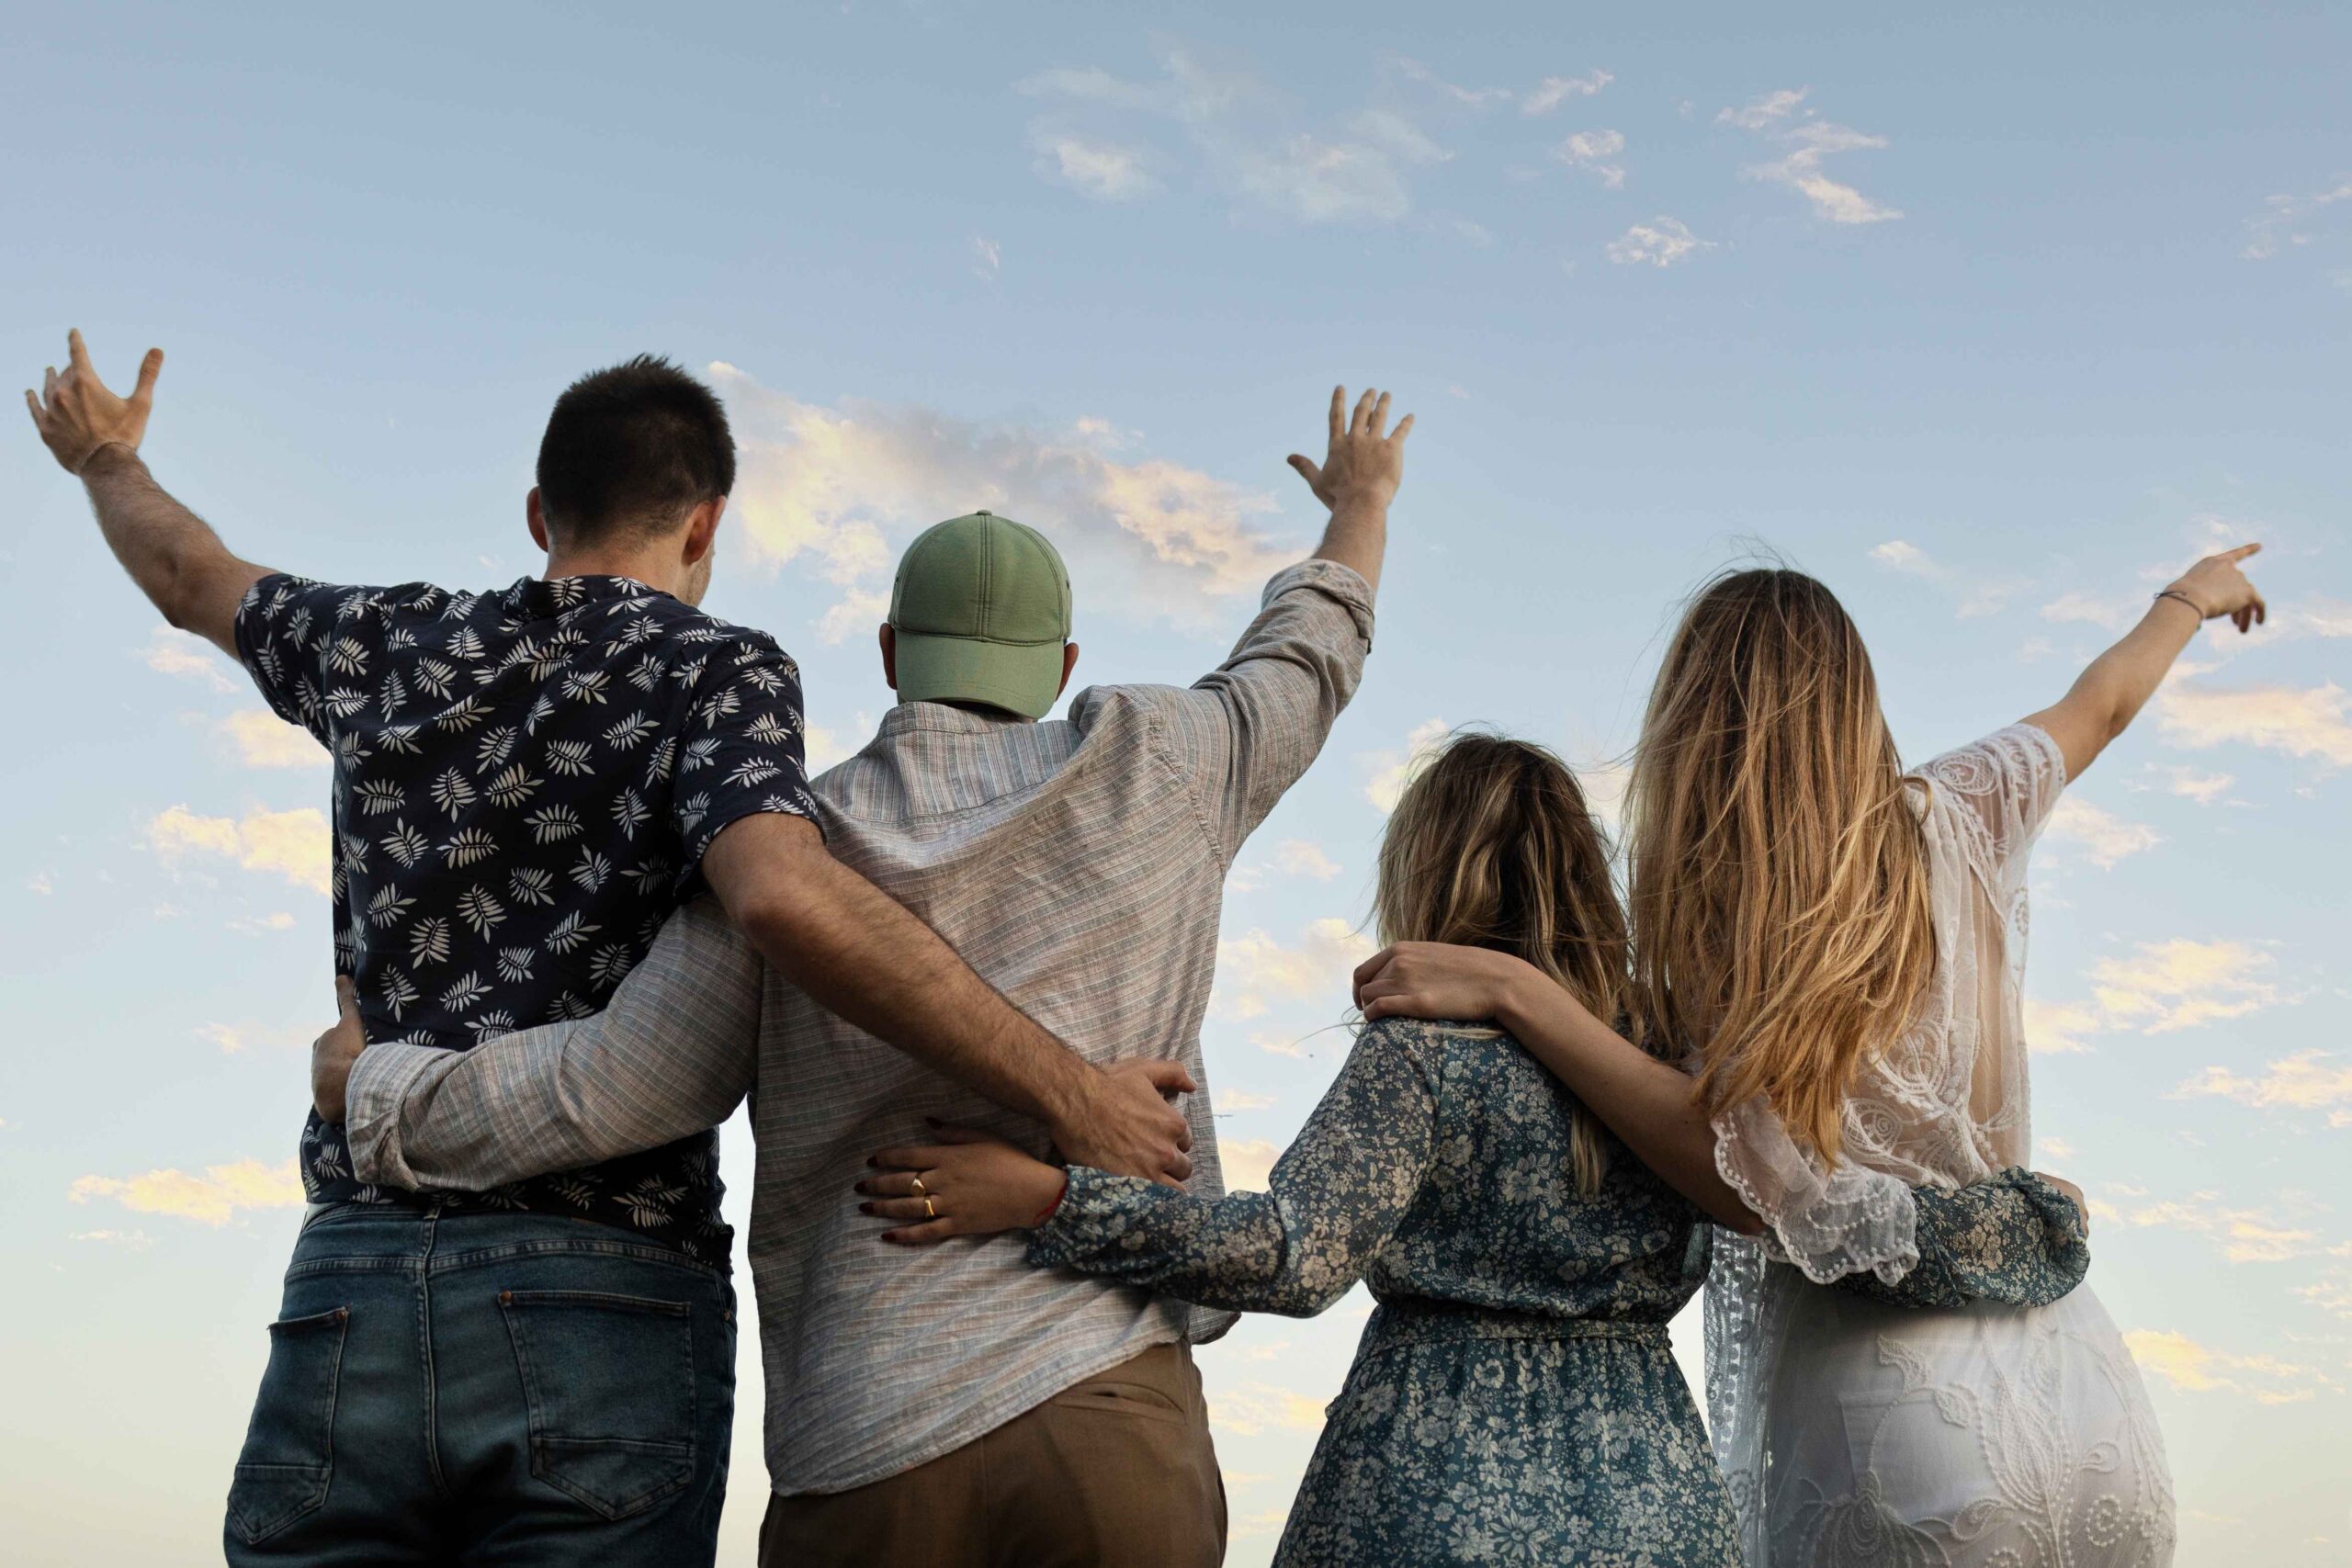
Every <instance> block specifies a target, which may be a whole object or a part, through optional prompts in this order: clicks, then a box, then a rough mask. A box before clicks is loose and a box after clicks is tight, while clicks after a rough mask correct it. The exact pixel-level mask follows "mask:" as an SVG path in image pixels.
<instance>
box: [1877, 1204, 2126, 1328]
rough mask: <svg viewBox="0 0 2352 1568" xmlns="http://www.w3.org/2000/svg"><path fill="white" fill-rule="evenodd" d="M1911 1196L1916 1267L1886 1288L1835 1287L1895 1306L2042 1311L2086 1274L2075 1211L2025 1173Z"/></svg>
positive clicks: (2084, 1244) (2085, 1244) (2085, 1249)
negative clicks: (1981, 1304)
mask: <svg viewBox="0 0 2352 1568" xmlns="http://www.w3.org/2000/svg"><path fill="white" fill-rule="evenodd" d="M1911 1197H1912V1202H1913V1203H1914V1205H1915V1206H1916V1207H1917V1211H1918V1216H1919V1218H1918V1229H1917V1243H1918V1248H1919V1261H1918V1263H1917V1265H1916V1266H1914V1267H1913V1268H1912V1269H1911V1270H1910V1271H1909V1272H1908V1273H1906V1274H1905V1275H1904V1276H1903V1278H1902V1279H1900V1280H1895V1281H1894V1283H1892V1284H1889V1283H1887V1282H1886V1281H1884V1280H1881V1279H1880V1278H1879V1277H1878V1276H1877V1275H1876V1274H1873V1273H1870V1272H1863V1273H1860V1274H1849V1275H1847V1276H1846V1277H1845V1278H1843V1279H1841V1280H1838V1281H1837V1288H1838V1290H1841V1291H1845V1292H1849V1293H1850V1294H1853V1295H1858V1296H1865V1297H1868V1298H1869V1299H1871V1300H1872V1301H1876V1302H1882V1303H1885V1304H1887V1305H1889V1306H1899V1307H1911V1308H1951V1307H1959V1306H1965V1305H1967V1304H1968V1303H1971V1302H1977V1301H1985V1302H1995V1303H2000V1304H2002V1305H2005V1306H2015V1307H2029V1306H2047V1305H2048V1304H2049V1303H2052V1302H2054V1301H2056V1300H2058V1299H2059V1298H2060V1297H2061V1296H2064V1294H2065V1293H2066V1292H2069V1291H2071V1290H2073V1289H2074V1288H2075V1286H2076V1285H2079V1284H2081V1283H2082V1282H2083V1276H2084V1275H2085V1274H2086V1273H2087V1272H2089V1269H2090V1244H2089V1241H2088V1239H2087V1238H2086V1236H2085V1235H2084V1234H2083V1228H2082V1214H2081V1212H2080V1211H2079V1210H2077V1209H2076V1208H2075V1202H2074V1200H2073V1199H2071V1198H2069V1197H2067V1196H2066V1195H2065V1194H2064V1193H2063V1192H2061V1191H2059V1190H2057V1189H2056V1188H2054V1187H2052V1186H2051V1185H2050V1184H2049V1183H2048V1182H2046V1181H2044V1180H2043V1179H2041V1178H2040V1177H2039V1176H2036V1175H2034V1174H2033V1173H2032V1172H2031V1171H2029V1170H2023V1169H2010V1170H2005V1171H2002V1172H2000V1173H1999V1174H1998V1175H1996V1176H1991V1177H1987V1178H1986V1179H1984V1180H1982V1181H1978V1182H1973V1183H1972V1184H1970V1185H1969V1186H1966V1187H1962V1188H1955V1189H1942V1188H1929V1187H1916V1188H1913V1189H1912V1192H1911Z"/></svg>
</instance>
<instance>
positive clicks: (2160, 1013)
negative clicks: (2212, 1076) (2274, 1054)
mask: <svg viewBox="0 0 2352 1568" xmlns="http://www.w3.org/2000/svg"><path fill="white" fill-rule="evenodd" d="M2274 966H2275V965H2274V961H2273V960H2272V958H2271V956H2270V954H2268V953H2264V952H2262V951H2261V950H2260V949H2258V948H2256V947H2253V946H2251V945H2249V944H2248V943H2245V942H2191V941H2188V940H2187V939H2185V938H2175V939H2174V940H2172V941H2170V942H2142V943H2140V944H2139V950H2138V952H2137V953H2136V954H2135V955H2134V956H2132V957H2131V958H2103V959H2101V960H2099V961H2098V964H2094V965H2093V966H2092V968H2091V995H2092V996H2093V997H2094V998H2096V999H2097V1001H2098V1007H2099V1011H2100V1013H2101V1015H2102V1017H2103V1019H2104V1020H2105V1021H2107V1022H2108V1023H2109V1025H2110V1026H2120V1027H2125V1028H2136V1029H2138V1030H2139V1031H2140V1032H2142V1033H2143V1034H2168V1033H2170V1032H2173V1031H2175V1030H2181V1029H2193V1028H2195V1027H2197V1026H2198V1025H2199V1024H2203V1023H2211V1022H2212V1021H2216V1020H2219V1019H2226V1018H2243V1017H2245V1015H2246V1014H2247V1013H2250V1012H2253V1011H2255V1010H2257V1009H2259V1008H2263V1007H2266V1006H2267V1005H2269V1004H2270V1003H2272V1002H2275V1001H2277V1000H2278V987H2277V986H2276V985H2274V984H2273V983H2272V982H2271V981H2270V980H2269V979H2268V978H2267V976H2268V975H2269V973H2270V971H2271V970H2272V968H2273V967H2274Z"/></svg>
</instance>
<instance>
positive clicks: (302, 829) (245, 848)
mask: <svg viewBox="0 0 2352 1568" xmlns="http://www.w3.org/2000/svg"><path fill="white" fill-rule="evenodd" d="M330 843H331V840H330V838H329V834H328V829H327V819H326V816H325V814H324V813H323V812H320V811H317V810H314V809H312V808H311V807H300V809H298V810H294V811H249V812H247V813H246V814H245V815H244V816H243V817H242V818H231V817H198V816H197V815H196V814H195V813H194V812H192V811H190V810H188V808H187V807H185V806H175V807H170V808H169V809H168V810H165V811H164V812H163V813H161V814H160V815H158V816H157V817H155V818H153V820H152V821H150V822H149V823H148V824H147V844H148V847H149V848H150V849H152V850H153V851H154V852H155V853H156V855H157V856H158V857H159V858H161V859H162V860H163V861H164V863H165V864H167V865H174V864H177V863H179V862H180V861H182V860H183V859H185V858H186V857H187V856H189V855H191V854H204V855H220V856H223V857H225V858H227V859H230V860H232V861H234V862H236V863H237V864H239V865H241V866H243V868H244V869H245V870H247V871H266V872H273V873H275V874H277V875H279V876H282V877H284V878H285V879H286V880H287V881H288V882H290V883H292V884H294V885H295V886H298V887H308V888H310V889H311V890H312V891H314V892H318V893H324V892H326V891H327V889H328V882H329V874H330V871H331V869H332V868H331V866H330V864H329V859H328V856H329V850H330Z"/></svg>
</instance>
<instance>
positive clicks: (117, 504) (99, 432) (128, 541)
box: [25, 330, 268, 659]
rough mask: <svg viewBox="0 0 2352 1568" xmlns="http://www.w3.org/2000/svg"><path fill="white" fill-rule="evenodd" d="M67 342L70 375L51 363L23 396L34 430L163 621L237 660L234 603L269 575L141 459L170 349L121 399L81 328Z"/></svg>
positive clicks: (154, 351)
mask: <svg viewBox="0 0 2352 1568" xmlns="http://www.w3.org/2000/svg"><path fill="white" fill-rule="evenodd" d="M65 343H66V352H67V360H66V367H65V372H64V374H63V375H60V374H58V372H57V370H56V369H55V367H51V369H50V370H49V372H48V373H47V375H46V376H45V377H44V378H42V383H41V390H40V393H39V394H38V395H36V394H35V393H33V392H32V391H30V390H28V391H27V392H26V393H25V406H26V407H27V408H28V409H30V410H31V411H32V416H33V426H34V428H35V429H37V430H39V431H40V438H41V440H42V442H44V443H45V444H46V445H47V446H48V447H49V450H50V453H51V456H53V457H56V459H57V461H58V464H59V466H60V467H62V468H64V469H65V471H66V472H67V473H69V474H73V475H75V476H77V477H78V478H79V479H81V481H82V486H83V488H84V489H85V490H86V491H88V492H89V496H90V505H91V508H92V509H93V510H94V511H96V513H97V516H98V531H99V532H100V533H101V534H103V535H104V536H106V541H107V547H109V548H110V549H112V550H113V551H114V555H115V559H117V560H119V561H120V562H121V563H122V567H123V570H125V571H128V572H129V573H130V580H131V581H133V582H136V583H137V584H138V585H139V587H140V591H141V592H143V593H145V594H146V595H147V597H148V598H149V599H150V600H152V601H153V603H154V605H155V608H156V609H158V610H160V611H162V612H163V614H164V619H165V620H167V621H169V622H171V624H172V625H174V626H177V627H179V628H180V629H181V630H182V631H190V632H194V633H196V634H197V635H198V636H199V637H205V638H208V639H209V641H211V643H212V644H213V645H214V646H215V647H217V648H219V649H220V651H221V652H223V653H226V654H227V655H229V657H230V658H232V659H234V658H236V657H237V630H236V626H237V602H238V601H239V600H241V599H243V597H244V593H245V590H246V589H248V588H251V587H252V586H253V585H254V582H255V581H259V580H260V579H261V578H263V577H265V576H266V575H268V572H267V569H266V568H264V567H258V566H255V565H254V564H253V563H252V562H251V561H247V560H240V559H238V558H236V557H235V556H233V555H232V554H230V553H229V549H228V547H227V546H225V545H223V544H221V542H220V536H219V535H218V534H215V533H214V532H213V531H212V530H211V529H210V528H209V527H207V526H206V525H205V523H204V520H203V519H202V518H200V517H198V515H197V514H196V513H193V512H190V511H189V510H188V509H187V507H185V506H182V505H181V504H180V503H179V502H177V501H175V500H174V499H172V497H171V495H170V494H169V493H168V492H166V491H164V487H163V486H161V485H159V484H157V483H156V482H155V479H154V476H153V475H152V474H150V473H149V472H148V471H147V465H146V464H145V463H144V462H142V461H141V459H140V457H139V443H140V442H141V439H143V438H144V437H145V435H146V434H147V414H148V411H149V410H150V409H151V408H152V407H153V404H154V400H155V378H156V376H157V375H158V374H159V373H160V372H161V371H162V370H163V368H164V351H163V350H162V349H160V348H151V349H149V350H148V351H147V357H146V358H145V359H144V360H142V361H141V362H140V366H139V381H138V384H137V385H136V386H135V387H133V388H132V389H131V392H130V396H129V397H128V398H120V397H117V396H116V395H115V394H114V393H113V392H111V391H109V390H107V386H106V383H104V382H103V381H100V380H99V379H98V374H97V372H96V370H94V369H92V368H91V366H90V355H89V351H88V350H87V349H85V347H84V346H83V344H82V334H81V333H80V332H79V331H78V330H76V331H74V332H72V333H67V334H66V340H65Z"/></svg>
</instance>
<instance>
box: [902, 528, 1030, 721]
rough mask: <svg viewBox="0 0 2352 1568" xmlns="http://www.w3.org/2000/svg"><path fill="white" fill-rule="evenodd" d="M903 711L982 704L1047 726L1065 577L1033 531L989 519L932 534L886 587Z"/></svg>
mask: <svg viewBox="0 0 2352 1568" xmlns="http://www.w3.org/2000/svg"><path fill="white" fill-rule="evenodd" d="M890 625H891V626H892V627H893V628H894V629H895V630H896V632H897V637H898V646H899V660H898V662H899V701H900V702H902V703H986V704H988V705H990V706H991V707H1001V708H1004V709H1006V710H1007V711H1009V712H1012V713H1017V714H1021V715H1023V716H1025V717H1029V718H1043V717H1045V716H1046V710H1047V709H1048V708H1050V707H1052V706H1053V705H1054V699H1055V698H1056V697H1057V696H1059V695H1060V694H1061V687H1062V648H1063V646H1064V645H1065V644H1067V643H1068V642H1069V571H1068V570H1066V569H1064V567H1063V566H1062V558H1061V555H1060V552H1058V551H1057V550H1056V549H1055V548H1054V547H1053V546H1052V545H1050V544H1047V543H1046V536H1044V535H1043V534H1040V533H1038V532H1037V530H1035V528H1031V527H1027V526H1025V525H1022V524H1019V523H1015V522H1014V521H1013V520H1012V518H1010V517H999V516H997V515H996V514H994V513H988V512H975V513H972V514H971V515H970V516H968V517H951V518H949V519H948V520H947V521H946V522H944V523H938V524H934V525H932V526H931V527H929V528H926V529H924V530H923V531H922V534H921V535H920V536H917V537H916V539H915V542H914V543H913V544H911V545H909V546H908V547H907V553H906V554H905V555H902V556H900V557H899V577H898V581H895V582H894V583H892V584H891V585H890Z"/></svg>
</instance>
